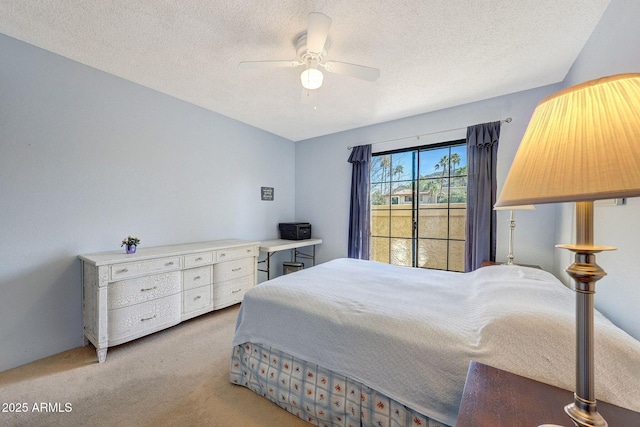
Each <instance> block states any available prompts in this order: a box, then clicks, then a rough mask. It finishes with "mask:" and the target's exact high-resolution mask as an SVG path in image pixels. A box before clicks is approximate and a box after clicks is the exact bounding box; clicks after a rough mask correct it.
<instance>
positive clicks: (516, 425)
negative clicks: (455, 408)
mask: <svg viewBox="0 0 640 427" xmlns="http://www.w3.org/2000/svg"><path fill="white" fill-rule="evenodd" d="M572 402H573V392H571V391H568V390H564V389H561V388H558V387H554V386H551V385H549V384H544V383H541V382H538V381H534V380H532V379H529V378H525V377H521V376H519V375H515V374H512V373H509V372H506V371H502V370H500V369H497V368H493V367H491V366H487V365H484V364H482V363H479V362H475V361H472V362H471V364H470V365H469V372H468V374H467V381H466V383H465V386H464V392H463V394H462V402H461V404H460V412H459V413H458V422H457V424H456V427H501V426H502V427H520V426H522V427H536V426H539V425H541V424H558V425H561V426H567V427H570V426H573V425H574V424H573V422H572V421H571V419H570V418H569V416H568V415H567V414H566V413H565V412H564V407H565V405H567V404H569V403H572ZM598 412H599V413H600V414H601V415H602V416H603V417H604V419H605V420H606V421H607V422H608V423H609V427H632V426H640V413H638V412H634V411H631V410H629V409H624V408H621V407H619V406H615V405H611V404H609V403H606V402H602V401H600V400H599V401H598Z"/></svg>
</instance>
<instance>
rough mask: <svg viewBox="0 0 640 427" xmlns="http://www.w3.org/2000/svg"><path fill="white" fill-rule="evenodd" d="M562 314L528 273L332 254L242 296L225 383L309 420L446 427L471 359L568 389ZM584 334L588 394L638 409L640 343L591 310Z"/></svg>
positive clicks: (559, 288)
mask: <svg viewBox="0 0 640 427" xmlns="http://www.w3.org/2000/svg"><path fill="white" fill-rule="evenodd" d="M574 307H575V295H574V293H573V291H571V290H570V289H567V288H566V287H565V286H563V285H562V284H561V283H560V282H559V281H558V280H557V279H556V278H555V277H554V276H553V275H551V274H549V273H547V272H545V271H543V270H539V269H533V268H527V267H520V266H492V267H487V268H481V269H479V270H476V271H474V272H471V273H452V272H443V271H434V270H424V269H414V268H407V267H398V266H392V265H388V264H381V263H376V262H372V261H361V260H353V259H338V260H334V261H330V262H327V263H324V264H320V265H317V266H315V267H312V268H309V269H305V270H302V271H299V272H296V273H294V274H289V275H285V276H281V277H278V278H275V279H273V280H271V281H268V282H264V283H262V284H260V285H258V286H256V287H255V288H253V289H252V290H250V291H249V292H248V293H247V294H246V295H245V297H244V301H243V303H242V306H241V309H240V313H239V316H238V323H237V329H236V334H235V337H234V340H233V345H234V350H233V356H232V364H231V365H232V366H231V376H230V379H231V381H232V382H233V383H236V384H240V385H244V386H247V387H249V388H251V389H252V390H254V391H255V392H257V393H259V394H261V395H263V396H264V397H267V398H269V399H271V400H273V401H274V402H276V403H278V404H279V405H280V406H282V407H283V408H285V409H287V410H289V411H292V412H294V413H295V414H296V415H298V416H299V417H301V418H303V419H306V420H307V421H310V422H312V423H314V424H318V425H324V424H328V425H350V424H356V425H359V423H360V422H363V423H364V424H374V420H373V419H374V418H375V422H376V423H383V424H384V423H387V422H389V423H391V422H390V421H384V420H385V419H387V420H388V419H389V418H393V417H394V416H398V417H400V416H401V417H402V418H403V421H398V420H396V421H394V422H398V423H399V425H412V424H409V423H413V424H422V425H430V426H431V425H434V426H435V425H449V426H453V425H455V422H456V417H457V412H458V407H459V404H460V399H461V396H462V390H463V387H464V382H465V377H466V373H467V369H468V366H469V362H470V361H471V360H477V361H479V362H482V363H485V364H487V365H491V366H494V367H497V368H500V369H503V370H507V371H510V372H513V373H516V374H519V375H523V376H526V377H529V378H533V379H536V380H539V381H543V382H546V383H549V384H552V385H555V386H558V387H562V388H565V389H569V390H573V389H574V371H575V368H574V342H575V331H574V325H575V313H574ZM595 329H596V334H595V339H596V349H595V360H596V374H595V379H596V397H597V398H598V399H599V400H604V401H608V402H610V403H614V404H616V405H619V406H623V407H627V408H630V409H633V410H636V411H640V342H638V341H637V340H635V339H633V338H632V337H630V336H629V335H627V334H626V333H625V332H624V331H622V330H621V329H619V328H617V327H616V326H615V325H613V324H612V323H611V322H610V321H609V320H607V319H606V318H605V317H604V316H602V315H601V314H600V313H596V328H595ZM310 369H315V371H314V372H312V373H310V371H309V370H310ZM320 376H322V377H323V378H324V380H322V381H320V380H318V379H317V378H319V377H320ZM310 378H311V379H312V380H313V381H312V384H310V383H309V382H308V381H307V382H305V383H304V384H303V383H301V382H300V381H303V380H308V379H310ZM298 380H300V381H298ZM327 381H328V382H329V384H328V385H327V384H324V383H326V382H327ZM321 382H322V383H321ZM314 384H315V385H316V386H319V387H320V389H319V390H320V391H318V389H314V390H311V388H310V387H311V386H313V385H314ZM355 387H359V388H358V390H357V391H354V390H355ZM301 388H302V389H301ZM325 390H326V393H333V394H335V393H336V392H337V391H339V393H337V397H336V396H333V394H331V396H327V395H325ZM349 392H351V393H352V394H354V395H356V394H357V393H360V394H361V396H356V397H357V398H356V399H352V400H350V399H349V397H348V395H347V396H343V397H344V399H342V397H341V396H342V394H345V395H346V394H348V393H349ZM319 397H322V399H325V398H327V399H328V402H327V404H326V405H325V406H322V405H321V402H318V398H319ZM368 399H370V400H371V399H372V400H375V399H379V400H380V401H379V402H378V401H372V402H371V404H370V405H369V406H367V407H366V408H365V407H364V406H363V405H364V404H362V405H361V406H357V405H358V401H360V403H362V402H364V401H366V400H368ZM365 403H366V402H365ZM567 403H570V402H567ZM333 407H335V409H336V410H335V413H333V409H332V408H333ZM358 411H359V412H360V414H356V413H355V412H358ZM328 412H331V413H328ZM374 412H379V413H374ZM345 414H346V415H345ZM350 414H351V415H353V417H350ZM381 414H382V415H381ZM420 416H424V418H420ZM358 417H360V418H358ZM376 417H380V419H378V418H376ZM404 420H406V422H405V421H404ZM418 421H419V422H418Z"/></svg>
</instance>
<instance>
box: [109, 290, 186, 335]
mask: <svg viewBox="0 0 640 427" xmlns="http://www.w3.org/2000/svg"><path fill="white" fill-rule="evenodd" d="M181 310H182V294H181V293H177V294H174V295H169V296H166V297H163V298H158V299H155V300H153V301H147V302H143V303H141V304H136V305H132V306H129V307H123V308H118V309H116V310H109V311H108V314H107V317H108V323H109V326H108V327H109V345H116V344H120V343H122V342H125V341H129V340H130V339H133V338H137V337H139V336H142V335H146V334H148V333H151V332H153V331H155V330H159V329H162V328H164V327H166V326H169V325H175V324H177V323H180V315H181Z"/></svg>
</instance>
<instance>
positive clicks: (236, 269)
mask: <svg viewBox="0 0 640 427" xmlns="http://www.w3.org/2000/svg"><path fill="white" fill-rule="evenodd" d="M240 270H242V267H238V268H232V269H231V271H240Z"/></svg>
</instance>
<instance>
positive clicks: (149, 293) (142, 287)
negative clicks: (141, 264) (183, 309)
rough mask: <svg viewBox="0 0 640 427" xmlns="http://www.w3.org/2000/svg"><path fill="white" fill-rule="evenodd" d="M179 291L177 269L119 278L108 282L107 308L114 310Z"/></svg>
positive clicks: (180, 277) (179, 279)
mask: <svg viewBox="0 0 640 427" xmlns="http://www.w3.org/2000/svg"><path fill="white" fill-rule="evenodd" d="M181 291H182V276H181V273H180V272H179V271H173V272H171V273H164V274H153V275H151V276H143V277H138V278H135V279H128V280H121V281H119V282H113V283H110V284H109V287H108V291H107V292H108V298H107V301H108V303H107V308H108V309H109V310H115V309H117V308H121V307H126V306H130V305H134V304H139V303H141V302H146V301H151V300H154V299H157V298H161V297H164V296H167V295H172V294H176V293H180V292H181Z"/></svg>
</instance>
